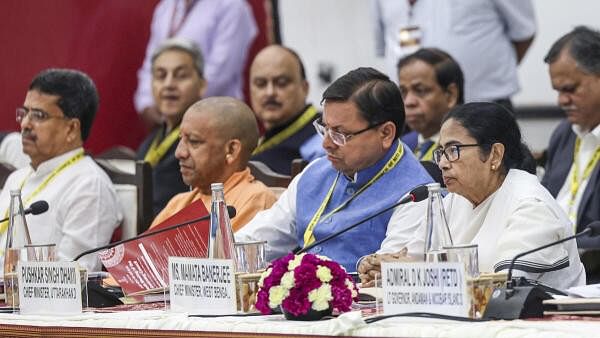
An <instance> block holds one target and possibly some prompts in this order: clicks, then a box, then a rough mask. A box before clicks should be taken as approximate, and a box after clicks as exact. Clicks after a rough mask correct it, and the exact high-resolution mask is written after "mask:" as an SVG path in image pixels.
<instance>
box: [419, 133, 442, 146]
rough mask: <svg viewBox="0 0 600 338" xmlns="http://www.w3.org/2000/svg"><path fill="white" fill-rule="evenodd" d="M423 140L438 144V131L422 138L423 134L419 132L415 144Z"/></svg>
mask: <svg viewBox="0 0 600 338" xmlns="http://www.w3.org/2000/svg"><path fill="white" fill-rule="evenodd" d="M425 141H432V142H433V143H438V144H439V141H440V133H439V132H438V133H435V134H433V135H431V137H428V138H424V137H423V135H421V134H418V135H417V144H421V143H423V142H425Z"/></svg>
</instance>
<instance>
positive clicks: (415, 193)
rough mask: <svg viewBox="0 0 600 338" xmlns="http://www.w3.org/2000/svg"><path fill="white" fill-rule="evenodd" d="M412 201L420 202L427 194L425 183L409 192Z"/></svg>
mask: <svg viewBox="0 0 600 338" xmlns="http://www.w3.org/2000/svg"><path fill="white" fill-rule="evenodd" d="M408 194H409V195H410V197H411V198H412V201H413V202H421V201H423V200H424V199H426V198H427V197H428V196H429V189H427V185H420V186H418V187H416V188H414V189H413V190H411V191H410V192H409V193H408Z"/></svg>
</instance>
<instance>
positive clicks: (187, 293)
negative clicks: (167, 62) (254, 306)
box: [169, 257, 237, 315]
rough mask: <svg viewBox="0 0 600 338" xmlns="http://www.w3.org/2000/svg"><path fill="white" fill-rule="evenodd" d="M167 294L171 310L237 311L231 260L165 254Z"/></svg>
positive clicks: (218, 312)
mask: <svg viewBox="0 0 600 338" xmlns="http://www.w3.org/2000/svg"><path fill="white" fill-rule="evenodd" d="M169 297H170V302H171V311H174V312H187V313H190V314H201V315H228V314H235V313H237V305H236V289H235V270H234V267H233V260H231V259H205V258H185V257H169Z"/></svg>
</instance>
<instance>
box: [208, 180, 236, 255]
mask: <svg viewBox="0 0 600 338" xmlns="http://www.w3.org/2000/svg"><path fill="white" fill-rule="evenodd" d="M210 189H211V191H212V202H211V207H210V231H209V242H208V258H221V259H233V261H234V263H235V262H236V254H235V242H234V238H233V230H232V229H231V220H230V219H229V213H228V212H227V204H226V203H225V194H224V193H223V183H213V184H211V186H210Z"/></svg>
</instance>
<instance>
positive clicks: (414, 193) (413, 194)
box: [295, 185, 428, 254]
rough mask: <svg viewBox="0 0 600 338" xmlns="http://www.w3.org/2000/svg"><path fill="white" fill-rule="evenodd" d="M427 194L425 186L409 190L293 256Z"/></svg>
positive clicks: (425, 196)
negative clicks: (391, 202) (396, 199)
mask: <svg viewBox="0 0 600 338" xmlns="http://www.w3.org/2000/svg"><path fill="white" fill-rule="evenodd" d="M427 193H428V190H427V186H425V185H421V186H418V187H416V188H414V189H413V190H411V191H410V192H409V193H408V195H407V196H406V197H404V198H402V199H401V200H400V201H398V202H396V203H394V204H392V205H391V206H389V207H387V208H385V209H383V210H380V211H378V212H376V213H375V214H373V215H370V216H368V217H367V218H363V219H361V220H360V221H358V222H356V223H354V224H352V225H350V226H348V227H346V228H344V229H342V230H340V231H338V232H334V233H332V234H331V235H329V236H327V237H324V238H322V239H320V240H318V241H315V242H312V243H311V244H309V245H307V246H305V247H303V248H302V249H300V250H298V251H296V252H295V254H301V253H303V252H306V251H308V250H310V249H312V248H314V247H315V246H317V245H321V244H323V243H325V242H327V241H329V240H330V239H332V238H335V237H338V236H339V235H341V234H343V233H345V232H346V231H349V230H352V229H354V228H356V227H357V226H359V225H361V224H363V223H364V222H366V221H369V220H371V219H373V218H375V217H377V216H379V215H381V214H383V213H385V212H387V211H390V210H392V209H394V208H396V207H398V206H400V205H402V204H405V203H408V202H420V201H422V200H424V199H426V198H427V196H428V195H427Z"/></svg>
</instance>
